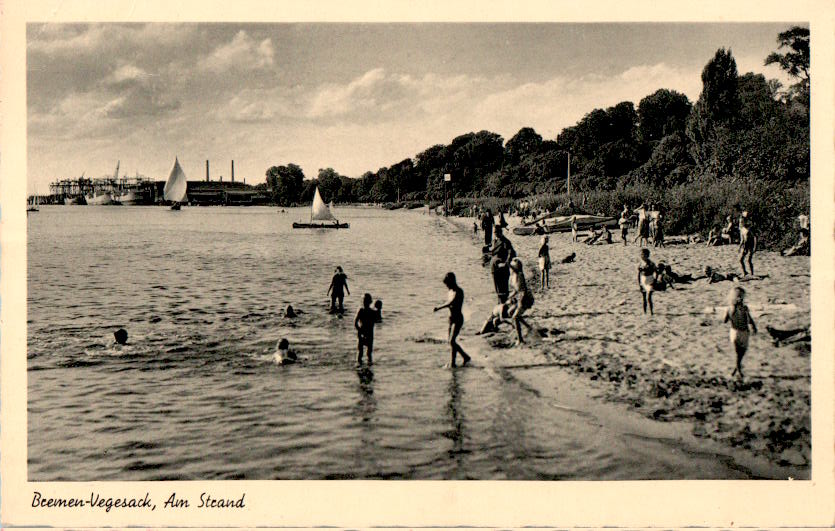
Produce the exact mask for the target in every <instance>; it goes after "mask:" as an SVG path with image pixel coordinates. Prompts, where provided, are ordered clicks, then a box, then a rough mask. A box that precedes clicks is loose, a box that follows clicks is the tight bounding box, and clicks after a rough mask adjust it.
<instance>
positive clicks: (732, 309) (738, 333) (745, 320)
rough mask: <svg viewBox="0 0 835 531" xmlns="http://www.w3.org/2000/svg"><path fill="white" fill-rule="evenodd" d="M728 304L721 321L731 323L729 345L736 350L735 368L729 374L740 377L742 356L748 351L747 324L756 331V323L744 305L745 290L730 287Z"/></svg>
mask: <svg viewBox="0 0 835 531" xmlns="http://www.w3.org/2000/svg"><path fill="white" fill-rule="evenodd" d="M728 306H729V308H728V309H726V310H725V317H724V319H723V322H725V323H727V322H728V321H730V323H731V333H730V338H731V346H732V347H733V349H734V350H735V351H736V368H735V369H734V371H733V372H732V373H731V376H734V375H735V374H739V379H740V380H741V379H742V377H743V376H742V358H743V357H744V356H745V353H746V352H747V351H748V337H749V328H748V327H749V325H750V327H751V328H750V330H751V331H753V332H754V333H755V334H756V333H757V325H756V324H754V319H753V318H752V317H751V312H750V311H749V310H748V306H746V305H745V290H744V289H742V288H741V287H739V286H734V287H733V288H731V291H730V293H728Z"/></svg>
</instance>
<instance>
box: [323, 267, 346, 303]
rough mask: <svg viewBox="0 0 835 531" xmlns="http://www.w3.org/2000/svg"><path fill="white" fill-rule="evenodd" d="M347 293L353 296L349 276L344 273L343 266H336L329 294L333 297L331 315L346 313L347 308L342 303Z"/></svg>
mask: <svg viewBox="0 0 835 531" xmlns="http://www.w3.org/2000/svg"><path fill="white" fill-rule="evenodd" d="M343 290H344V291H343ZM345 292H347V293H348V295H350V294H351V290H349V289H348V276H347V275H346V274H345V273H343V272H342V266H336V270H335V271H334V274H333V278H332V279H331V285H330V286H329V287H328V293H329V294H330V296H331V308H330V312H331V313H336V312H339V313H342V312H344V311H345V308H344V307H343V305H342V301H343V299H344V298H345Z"/></svg>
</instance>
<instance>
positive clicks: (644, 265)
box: [638, 248, 656, 315]
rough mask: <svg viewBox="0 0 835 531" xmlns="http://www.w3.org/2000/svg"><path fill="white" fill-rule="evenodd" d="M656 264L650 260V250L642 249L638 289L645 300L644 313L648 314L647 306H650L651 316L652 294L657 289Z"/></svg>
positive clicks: (651, 313) (650, 312)
mask: <svg viewBox="0 0 835 531" xmlns="http://www.w3.org/2000/svg"><path fill="white" fill-rule="evenodd" d="M655 271H656V268H655V264H654V263H653V262H652V260H650V259H649V249H647V248H644V249H641V262H640V263H639V264H638V287H639V288H640V290H641V297H643V299H644V313H647V304H649V314H650V315H653V312H652V292H653V289H654V288H655Z"/></svg>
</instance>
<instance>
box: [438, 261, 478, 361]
mask: <svg viewBox="0 0 835 531" xmlns="http://www.w3.org/2000/svg"><path fill="white" fill-rule="evenodd" d="M444 285H445V286H446V287H447V288H448V289H449V300H448V301H447V303H446V304H444V305H441V306H436V307H435V308H433V309H432V311H433V312H437V311H438V310H443V309H444V308H449V350H450V359H449V366H450V367H455V354H456V353H459V354H461V359H462V360H463V363H462V365H466V364H468V363H470V360H471V359H472V358H470V356H469V355H467V353H466V352H464V349H462V348H461V345H459V344H458V334H459V333H460V332H461V327H462V326H464V313H463V312H462V311H461V309H462V307H463V306H464V290H463V289H461V287H460V286H459V285H458V283H457V282H456V280H455V273H453V272H449V273H447V274H446V275H445V276H444Z"/></svg>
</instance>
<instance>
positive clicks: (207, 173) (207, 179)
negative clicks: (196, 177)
mask: <svg viewBox="0 0 835 531" xmlns="http://www.w3.org/2000/svg"><path fill="white" fill-rule="evenodd" d="M206 182H209V159H206Z"/></svg>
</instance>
